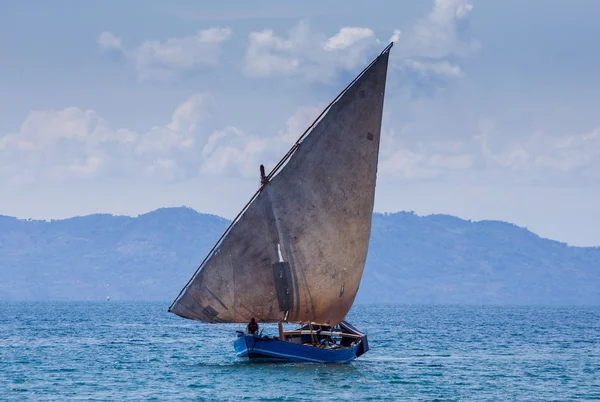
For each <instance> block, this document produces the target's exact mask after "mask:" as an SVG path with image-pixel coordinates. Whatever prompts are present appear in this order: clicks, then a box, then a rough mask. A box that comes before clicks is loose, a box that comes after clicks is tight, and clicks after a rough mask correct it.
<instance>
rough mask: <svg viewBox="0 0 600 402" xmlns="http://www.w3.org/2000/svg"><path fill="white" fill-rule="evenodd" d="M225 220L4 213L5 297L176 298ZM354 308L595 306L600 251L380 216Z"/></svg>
mask: <svg viewBox="0 0 600 402" xmlns="http://www.w3.org/2000/svg"><path fill="white" fill-rule="evenodd" d="M227 224H228V221H227V220H226V219H223V218H220V217H217V216H214V215H206V214H200V213H198V212H196V211H194V210H192V209H189V208H163V209H159V210H156V211H153V212H150V213H147V214H144V215H140V216H138V217H136V218H132V217H125V216H113V215H106V214H102V215H89V216H84V217H76V218H70V219H64V220H53V221H50V222H46V221H35V220H20V219H16V218H12V217H7V216H1V215H0V299H2V300H7V299H8V300H103V299H106V297H107V296H108V295H110V297H111V299H112V300H165V301H170V300H172V299H173V298H174V297H175V296H176V295H177V293H178V292H179V290H180V289H181V287H182V286H183V285H184V284H185V283H186V281H187V280H188V278H189V277H190V276H191V274H192V273H193V272H194V270H195V269H196V267H197V265H198V264H199V263H200V261H201V260H202V259H203V258H204V256H205V254H206V252H207V251H208V250H209V249H210V247H211V246H212V245H213V243H214V241H215V240H216V239H217V238H218V237H219V235H220V234H221V233H222V231H223V230H224V229H225V227H226V226H227ZM357 301H358V302H395V303H471V304H472V303H477V304H479V303H482V304H485V303H500V304H505V303H511V304H600V248H598V247H593V248H582V247H569V246H567V245H566V244H563V243H559V242H556V241H552V240H547V239H543V238H540V237H539V236H537V235H535V234H534V233H531V232H530V231H528V230H526V229H523V228H520V227H517V226H515V225H512V224H508V223H504V222H498V221H480V222H471V221H466V220H462V219H459V218H456V217H453V216H447V215H429V216H423V217H421V216H418V215H415V214H413V213H410V212H399V213H395V214H374V216H373V227H372V236H371V243H370V249H369V256H368V259H367V265H366V267H365V272H364V275H363V280H362V282H361V287H360V290H359V294H358V298H357Z"/></svg>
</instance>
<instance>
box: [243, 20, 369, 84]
mask: <svg viewBox="0 0 600 402" xmlns="http://www.w3.org/2000/svg"><path fill="white" fill-rule="evenodd" d="M248 39H249V45H248V49H247V51H246V56H245V60H244V72H245V73H246V75H248V76H252V77H269V76H299V77H302V78H304V79H306V80H308V81H321V82H328V81H331V80H332V79H333V78H335V76H336V75H337V74H338V73H339V72H341V71H351V70H355V69H356V68H358V67H360V66H362V65H364V64H365V63H366V62H367V60H368V57H370V56H373V55H375V54H376V52H377V50H381V49H379V47H380V46H381V44H380V41H379V40H378V39H377V38H376V37H375V34H374V33H373V31H372V30H371V29H369V28H364V27H343V28H341V29H340V30H339V32H338V33H336V34H335V35H332V36H330V37H327V36H326V35H324V34H320V33H316V32H313V30H312V29H311V26H310V24H309V23H308V22H307V21H300V22H299V23H298V25H297V26H295V27H294V28H293V29H292V30H290V32H289V35H288V37H285V38H284V37H280V36H277V35H275V34H274V32H273V31H272V30H263V31H260V32H251V33H250V35H249V36H248Z"/></svg>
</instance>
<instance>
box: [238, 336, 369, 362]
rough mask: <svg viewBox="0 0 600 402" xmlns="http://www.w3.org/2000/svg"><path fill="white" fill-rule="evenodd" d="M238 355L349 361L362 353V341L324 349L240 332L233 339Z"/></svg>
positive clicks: (298, 359) (313, 360)
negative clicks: (351, 344) (360, 349)
mask: <svg viewBox="0 0 600 402" xmlns="http://www.w3.org/2000/svg"><path fill="white" fill-rule="evenodd" d="M233 346H234V348H235V352H236V356H237V357H240V358H247V359H265V358H266V359H282V360H289V361H295V362H307V363H347V362H349V361H352V360H354V359H356V357H357V354H358V355H360V352H359V348H360V347H361V343H359V344H357V345H354V346H353V347H347V348H340V349H323V348H317V347H314V346H305V345H300V344H297V343H291V342H285V341H280V340H277V339H273V338H264V337H260V336H259V335H248V334H238V338H237V339H236V340H235V341H233Z"/></svg>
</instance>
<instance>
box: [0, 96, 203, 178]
mask: <svg viewBox="0 0 600 402" xmlns="http://www.w3.org/2000/svg"><path fill="white" fill-rule="evenodd" d="M206 100H207V95H206V94H201V93H200V94H194V95H192V96H191V97H190V98H189V99H188V100H187V101H185V102H183V103H182V104H181V105H179V107H177V108H176V110H175V111H174V113H173V116H172V119H171V121H170V122H169V123H167V124H165V125H162V126H155V127H152V128H151V129H150V130H148V131H147V132H146V133H143V134H139V133H136V132H134V131H132V130H129V129H124V128H122V129H118V130H113V129H112V128H111V127H110V126H109V124H108V123H107V121H106V120H105V119H103V118H102V117H101V116H99V115H98V113H97V112H95V111H93V110H83V109H80V108H77V107H67V108H65V109H62V110H48V111H33V112H30V113H29V115H28V116H27V117H26V118H25V120H24V121H23V123H22V124H21V127H20V130H19V132H17V133H10V134H7V135H5V136H3V137H0V162H1V164H2V166H1V167H0V169H1V170H2V171H7V172H13V173H14V172H16V171H18V172H22V173H21V174H20V175H19V177H17V176H14V178H13V179H14V180H17V181H19V180H27V181H35V180H39V179H58V180H63V179H68V178H72V177H79V178H88V179H89V178H94V177H99V176H102V175H107V174H111V173H114V174H117V175H125V176H128V175H134V176H135V175H136V174H137V173H139V172H142V171H147V172H149V173H157V174H158V175H159V176H161V177H162V178H165V177H172V172H171V173H168V172H167V173H168V174H167V173H165V171H168V170H169V169H171V168H173V166H172V164H171V165H170V164H169V163H170V162H169V160H170V159H169V158H172V157H174V156H180V155H181V154H182V152H183V153H185V152H190V151H192V150H193V149H194V147H195V143H196V139H197V137H198V136H201V133H200V132H199V127H198V123H199V122H200V121H201V120H202V119H203V118H204V117H205V115H206V112H205V109H206V107H207V106H206V103H207V102H206ZM171 170H173V169H171Z"/></svg>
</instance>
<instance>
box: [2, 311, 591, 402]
mask: <svg viewBox="0 0 600 402" xmlns="http://www.w3.org/2000/svg"><path fill="white" fill-rule="evenodd" d="M167 306H168V303H142V302H139V303H126V302H113V301H110V302H95V303H94V302H91V303H76V302H56V303H55V302H51V303H50V302H48V303H30V302H22V303H21V302H19V303H16V302H0V400H17V401H21V400H56V401H64V400H71V399H77V400H101V401H104V400H136V401H137V400H157V401H163V400H258V399H260V400H332V401H333V400H336V401H340V400H350V399H352V400H438V401H454V400H456V401H458V400H461V401H462V400H477V401H486V400H489V401H497V400H527V401H532V400H540V401H551V400H552V401H553V400H560V401H563V400H564V401H567V400H594V399H596V400H598V399H600V307H490V306H481V307H477V306H475V307H474V306H402V305H383V306H381V305H377V306H376V305H357V306H354V307H353V309H352V311H351V313H350V315H349V317H348V320H349V321H350V322H351V323H353V324H354V325H356V326H357V327H358V328H360V329H362V330H365V331H366V332H368V335H369V343H370V346H371V350H370V351H369V352H368V353H367V354H365V355H363V356H361V357H360V358H359V359H357V360H355V361H354V362H353V363H350V364H327V365H325V364H297V363H261V364H255V363H249V362H246V361H243V360H238V359H236V358H235V356H234V353H233V347H232V344H231V341H232V340H233V339H234V336H235V334H234V331H235V329H237V328H238V326H237V325H206V324H201V323H196V322H193V321H189V320H184V319H182V318H179V317H177V316H174V315H172V314H169V313H167V312H166V309H167ZM271 328H272V329H273V333H275V328H273V327H269V328H267V329H265V331H267V330H269V329H271Z"/></svg>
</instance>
